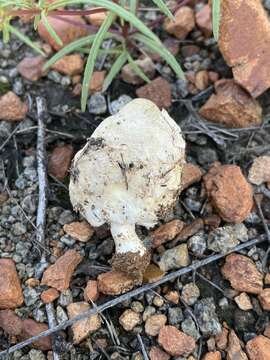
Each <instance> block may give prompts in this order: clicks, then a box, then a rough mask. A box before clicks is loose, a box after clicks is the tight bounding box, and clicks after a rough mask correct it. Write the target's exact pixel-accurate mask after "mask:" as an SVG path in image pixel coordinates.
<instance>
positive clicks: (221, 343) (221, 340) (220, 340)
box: [215, 327, 229, 350]
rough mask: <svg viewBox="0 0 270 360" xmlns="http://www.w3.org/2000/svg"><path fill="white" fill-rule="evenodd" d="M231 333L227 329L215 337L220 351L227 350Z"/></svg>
mask: <svg viewBox="0 0 270 360" xmlns="http://www.w3.org/2000/svg"><path fill="white" fill-rule="evenodd" d="M228 334H229V331H228V329H227V328H226V327H223V328H222V332H221V333H220V334H218V335H217V336H216V337H215V340H216V344H217V348H218V349H219V350H225V349H226V347H227V344H228Z"/></svg>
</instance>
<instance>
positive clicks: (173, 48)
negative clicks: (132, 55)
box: [147, 37, 180, 63]
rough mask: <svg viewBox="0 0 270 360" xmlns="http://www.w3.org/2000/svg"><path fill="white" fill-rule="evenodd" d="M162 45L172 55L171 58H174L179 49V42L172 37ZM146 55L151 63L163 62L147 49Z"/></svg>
mask: <svg viewBox="0 0 270 360" xmlns="http://www.w3.org/2000/svg"><path fill="white" fill-rule="evenodd" d="M162 43H163V45H164V46H165V47H166V48H167V49H168V50H169V52H170V53H172V54H173V56H176V55H177V54H178V52H179V49H180V47H179V41H178V40H177V39H175V38H173V37H167V38H166V39H164V41H163V42H162ZM147 54H148V55H149V56H150V58H151V59H152V61H155V62H161V63H163V62H164V61H165V60H164V58H162V57H161V56H160V55H159V54H158V53H155V52H154V53H153V52H151V50H149V49H147Z"/></svg>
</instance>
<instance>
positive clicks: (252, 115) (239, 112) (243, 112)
mask: <svg viewBox="0 0 270 360" xmlns="http://www.w3.org/2000/svg"><path fill="white" fill-rule="evenodd" d="M215 90H216V94H213V95H211V97H210V98H209V99H208V100H207V102H206V103H205V104H204V105H203V106H202V107H201V109H200V111H199V113H200V115H201V116H203V117H204V118H206V119H207V120H210V121H213V122H215V123H219V124H222V125H226V126H227V127H231V128H244V127H248V126H253V125H259V124H261V122H262V108H261V106H260V104H259V103H258V102H257V101H256V100H255V99H253V98H252V97H251V96H250V95H249V94H248V93H247V92H246V91H245V90H243V89H242V88H241V87H240V86H239V85H237V84H236V83H235V82H234V80H230V79H222V80H218V81H217V82H216V83H215Z"/></svg>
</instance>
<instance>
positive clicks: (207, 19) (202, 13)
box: [195, 4, 213, 37]
mask: <svg viewBox="0 0 270 360" xmlns="http://www.w3.org/2000/svg"><path fill="white" fill-rule="evenodd" d="M195 20H196V25H197V26H198V28H199V29H200V30H201V31H202V32H203V34H204V35H205V36H206V37H210V36H211V35H212V31H213V28H212V10H211V7H210V5H208V4H206V5H204V6H203V7H202V8H201V9H200V10H199V11H198V12H197V13H196V14H195Z"/></svg>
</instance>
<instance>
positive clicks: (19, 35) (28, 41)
mask: <svg viewBox="0 0 270 360" xmlns="http://www.w3.org/2000/svg"><path fill="white" fill-rule="evenodd" d="M7 27H8V30H9V32H11V33H12V34H14V35H15V36H16V37H17V38H18V39H20V40H21V41H23V42H24V43H25V44H26V45H28V46H29V47H31V48H32V49H34V50H35V51H36V52H38V53H39V54H40V55H42V56H46V55H45V53H44V52H43V51H42V50H41V49H40V48H39V47H38V46H37V45H35V44H34V43H33V42H32V40H31V39H29V37H27V36H25V35H24V34H23V33H21V32H20V31H18V30H17V29H16V28H15V27H13V26H11V25H7Z"/></svg>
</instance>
